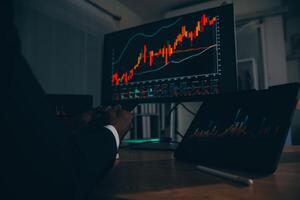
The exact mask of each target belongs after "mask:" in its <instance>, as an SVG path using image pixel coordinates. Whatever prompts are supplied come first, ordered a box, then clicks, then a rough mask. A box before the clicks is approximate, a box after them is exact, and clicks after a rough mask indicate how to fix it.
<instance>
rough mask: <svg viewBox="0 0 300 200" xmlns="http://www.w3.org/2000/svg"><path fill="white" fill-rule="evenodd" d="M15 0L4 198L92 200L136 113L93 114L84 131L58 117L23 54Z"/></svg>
mask: <svg viewBox="0 0 300 200" xmlns="http://www.w3.org/2000/svg"><path fill="white" fill-rule="evenodd" d="M12 10H13V7H12V3H11V1H10V0H2V1H1V2H0V26H1V29H0V56H1V57H0V70H1V72H0V81H1V82H0V91H1V102H2V104H1V105H2V108H1V113H0V117H1V118H0V121H1V126H0V159H1V164H0V181H1V182H0V184H1V185H0V186H1V189H0V199H3V200H4V199H5V200H8V199H29V200H35V199H39V200H45V199H49V200H50V199H51V200H54V199H64V200H67V199H87V198H88V197H89V194H90V192H91V190H92V188H93V186H94V185H95V184H96V183H97V181H99V180H100V179H101V177H103V176H104V174H105V173H106V172H107V171H108V170H109V169H110V168H111V167H112V165H113V163H114V161H115V157H116V153H117V149H118V145H119V142H120V140H121V139H122V138H123V136H124V135H125V134H126V132H127V130H128V128H129V126H130V123H131V119H132V115H131V114H130V113H129V112H127V111H125V110H123V109H122V108H121V107H120V106H116V107H113V108H108V109H107V110H105V111H104V112H102V114H104V115H105V116H106V123H105V126H102V125H101V126H100V123H95V118H94V116H95V114H97V113H99V112H93V113H91V115H90V116H89V118H88V120H86V122H85V125H84V126H83V127H81V128H80V129H79V130H78V131H76V132H75V134H74V131H72V130H71V129H70V128H69V127H67V126H64V124H63V123H62V122H60V121H58V120H57V119H56V117H55V116H54V115H53V113H55V112H54V111H53V110H51V108H50V106H49V105H48V103H47V101H46V98H45V95H44V92H43V90H42V88H41V87H40V85H39V83H38V82H37V80H36V79H35V78H34V76H33V74H32V72H31V70H30V67H29V65H28V64H27V62H26V60H25V59H24V57H23V56H22V54H21V48H20V42H19V37H18V35H17V31H16V29H15V27H14V25H13V11H12Z"/></svg>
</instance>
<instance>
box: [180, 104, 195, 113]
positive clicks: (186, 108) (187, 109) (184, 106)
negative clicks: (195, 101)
mask: <svg viewBox="0 0 300 200" xmlns="http://www.w3.org/2000/svg"><path fill="white" fill-rule="evenodd" d="M180 105H181V106H182V107H183V108H184V109H185V110H186V111H188V112H189V113H191V114H192V115H197V113H194V112H193V111H191V110H190V109H189V108H188V107H186V105H184V104H183V103H180Z"/></svg>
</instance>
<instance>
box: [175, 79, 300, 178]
mask: <svg viewBox="0 0 300 200" xmlns="http://www.w3.org/2000/svg"><path fill="white" fill-rule="evenodd" d="M298 89H299V84H298V83H291V84H285V85H279V86H274V87H271V88H269V89H267V90H260V91H246V92H238V93H235V94H227V95H220V96H216V97H212V98H211V99H209V100H208V101H206V102H204V103H203V105H202V106H201V107H200V109H199V110H198V113H197V115H196V117H195V118H194V120H193V121H192V123H191V125H190V127H189V128H188V130H187V132H186V134H185V136H184V138H183V140H182V142H181V143H180V144H179V146H178V148H177V149H176V151H175V153H174V156H175V157H176V159H177V160H180V161H186V162H192V163H195V164H201V165H205V166H209V167H215V168H223V169H229V170H238V171H243V172H254V173H263V174H270V173H273V172H274V171H275V170H276V168H277V165H278V162H279V160H280V155H281V153H282V149H283V146H284V143H285V140H286V137H287V134H288V130H289V127H290V124H291V121H292V116H293V112H294V110H295V106H296V102H297V94H298Z"/></svg>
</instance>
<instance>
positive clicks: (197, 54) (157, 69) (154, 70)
mask: <svg viewBox="0 0 300 200" xmlns="http://www.w3.org/2000/svg"><path fill="white" fill-rule="evenodd" d="M215 46H217V45H216V44H215V45H212V46H210V47H208V48H207V49H204V50H203V51H200V52H199V53H196V54H194V55H191V56H189V57H186V58H184V59H182V60H179V61H176V60H174V61H173V60H172V61H170V62H169V63H167V64H164V65H163V66H161V67H159V68H156V69H153V70H148V71H145V72H140V73H135V75H136V76H140V75H143V74H147V73H151V72H156V71H159V70H162V69H163V68H165V67H166V66H167V65H169V64H171V63H174V64H179V63H181V62H183V61H185V60H188V59H191V58H193V57H196V56H199V55H201V54H203V53H204V52H206V51H208V50H209V49H211V48H213V47H215Z"/></svg>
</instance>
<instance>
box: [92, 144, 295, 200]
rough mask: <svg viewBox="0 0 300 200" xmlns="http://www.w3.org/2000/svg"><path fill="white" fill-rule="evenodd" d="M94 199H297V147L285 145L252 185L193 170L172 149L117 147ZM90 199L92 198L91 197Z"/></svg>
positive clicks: (190, 165)
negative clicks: (115, 158)
mask: <svg viewBox="0 0 300 200" xmlns="http://www.w3.org/2000/svg"><path fill="white" fill-rule="evenodd" d="M93 196H95V199H149V200H158V199H172V200H177V199H180V200H181V199H184V200H188V199H230V200H231V199H263V200H265V199H272V200H273V199H289V200H290V199H297V200H299V199H300V146H297V147H295V146H294V147H292V146H290V147H287V148H285V150H284V153H283V154H282V159H281V162H280V164H279V167H278V169H277V171H276V172H275V173H274V174H272V175H269V176H267V177H261V178H255V179H254V184H253V185H252V186H249V187H247V186H241V185H237V184H235V183H232V182H230V181H227V180H224V179H221V178H218V177H214V176H211V175H208V174H205V173H202V172H199V171H195V170H194V165H192V164H187V163H182V162H178V161H175V160H174V159H173V157H172V152H160V151H141V150H121V152H120V160H118V161H117V162H116V164H115V167H114V168H113V169H112V170H111V171H110V173H109V174H107V176H106V178H105V179H104V180H103V181H102V182H101V183H100V184H99V185H98V186H97V188H96V189H95V191H94V195H93ZM93 199H94V198H93Z"/></svg>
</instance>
